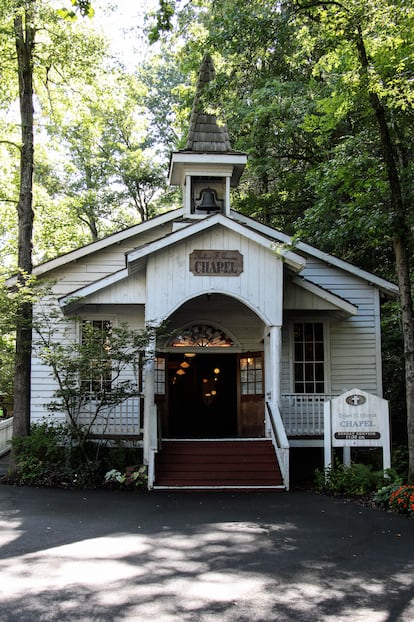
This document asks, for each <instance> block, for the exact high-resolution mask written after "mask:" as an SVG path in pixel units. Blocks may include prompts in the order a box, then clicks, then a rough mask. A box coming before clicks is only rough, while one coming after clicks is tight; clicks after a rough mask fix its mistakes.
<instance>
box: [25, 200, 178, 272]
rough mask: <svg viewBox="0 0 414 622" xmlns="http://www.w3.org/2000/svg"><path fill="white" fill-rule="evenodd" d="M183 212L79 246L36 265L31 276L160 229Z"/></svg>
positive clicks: (158, 218) (166, 214)
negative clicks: (146, 232) (157, 228)
mask: <svg viewBox="0 0 414 622" xmlns="http://www.w3.org/2000/svg"><path fill="white" fill-rule="evenodd" d="M183 212H184V210H183V208H180V209H177V210H171V211H169V212H166V213H165V214H161V215H159V216H155V218H151V219H150V220H146V221H145V222H142V223H139V224H138V225H134V226H133V227H128V229H123V230H122V231H117V232H116V233H113V234H111V235H108V236H107V237H105V238H102V239H101V240H97V241H96V242H91V243H90V244H86V245H85V246H81V247H80V248H77V249H75V250H73V251H69V252H68V253H65V254H64V255H59V257H55V258H54V259H50V260H49V261H45V262H44V263H42V264H38V265H37V266H35V267H34V269H33V274H35V275H36V276H41V275H42V274H46V273H47V272H50V271H52V270H55V269H56V268H60V267H62V266H64V265H65V264H67V263H70V262H71V261H78V260H79V259H82V258H83V257H87V256H88V255H92V254H93V253H96V252H98V251H100V250H103V249H106V248H109V247H110V246H112V245H117V244H119V243H120V242H123V241H124V240H128V239H129V238H133V237H135V236H137V235H140V234H142V233H144V232H145V231H149V230H151V229H154V228H156V227H161V226H162V225H165V224H168V223H169V222H171V221H173V220H176V219H177V218H180V217H181V216H182V215H183Z"/></svg>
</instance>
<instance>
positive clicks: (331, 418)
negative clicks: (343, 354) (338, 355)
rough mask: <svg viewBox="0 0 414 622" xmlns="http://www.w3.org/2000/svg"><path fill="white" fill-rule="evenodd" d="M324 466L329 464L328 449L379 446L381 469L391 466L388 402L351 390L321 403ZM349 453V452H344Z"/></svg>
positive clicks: (330, 457) (329, 450) (330, 456)
mask: <svg viewBox="0 0 414 622" xmlns="http://www.w3.org/2000/svg"><path fill="white" fill-rule="evenodd" d="M324 446H325V467H327V466H329V464H331V462H332V447H344V448H348V447H349V448H350V447H382V451H383V468H384V470H385V469H389V468H390V467H391V455H390V430H389V414H388V402H387V400H384V399H382V398H380V397H378V396H376V395H371V394H370V393H365V391H361V390H360V389H352V390H351V391H347V392H346V393H343V394H342V395H340V396H339V397H336V398H334V399H333V400H330V401H329V402H325V406H324ZM348 451H350V450H348Z"/></svg>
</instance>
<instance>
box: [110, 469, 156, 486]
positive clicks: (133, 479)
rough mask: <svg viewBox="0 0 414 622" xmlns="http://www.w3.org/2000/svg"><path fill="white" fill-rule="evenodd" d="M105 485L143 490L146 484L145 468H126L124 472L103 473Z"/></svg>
mask: <svg viewBox="0 0 414 622" xmlns="http://www.w3.org/2000/svg"><path fill="white" fill-rule="evenodd" d="M104 481H105V484H106V485H108V486H111V487H113V486H116V487H121V488H144V487H145V486H146V484H147V467H146V466H136V465H135V466H128V467H126V469H125V471H123V472H121V471H118V470H117V469H111V470H110V471H108V472H107V473H105V478H104Z"/></svg>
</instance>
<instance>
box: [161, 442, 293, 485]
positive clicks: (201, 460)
mask: <svg viewBox="0 0 414 622" xmlns="http://www.w3.org/2000/svg"><path fill="white" fill-rule="evenodd" d="M154 487H155V488H191V489H205V488H226V489H246V490H247V489H255V490H259V489H260V490H268V489H284V486H283V480H282V475H281V472H280V468H279V464H278V462H277V458H276V454H275V451H274V449H273V446H272V443H271V441H270V440H262V439H260V440H249V441H246V440H223V441H216V440H211V441H210V440H202V441H195V440H182V441H181V440H178V441H177V440H171V441H169V440H165V441H163V443H162V450H161V451H160V452H159V453H158V454H157V455H156V460H155V486H154Z"/></svg>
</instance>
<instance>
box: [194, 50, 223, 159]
mask: <svg viewBox="0 0 414 622" xmlns="http://www.w3.org/2000/svg"><path fill="white" fill-rule="evenodd" d="M215 75H216V72H215V69H214V64H213V60H212V58H211V56H210V54H208V53H206V54H205V55H204V58H203V61H202V63H201V67H200V72H199V75H198V81H197V87H196V93H195V97H194V103H193V109H192V112H191V118H190V129H189V133H188V140H187V145H186V147H185V151H192V152H195V153H229V152H231V151H232V148H231V144H230V139H229V135H228V132H227V127H226V125H225V124H224V123H220V122H219V121H218V120H217V117H216V115H214V114H209V113H208V112H206V111H205V109H204V102H203V91H204V90H205V88H206V86H207V85H208V84H209V83H210V82H212V81H213V80H214V78H215Z"/></svg>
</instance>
